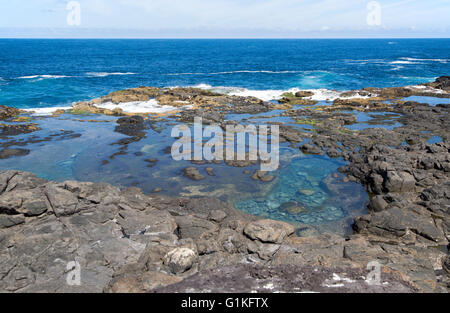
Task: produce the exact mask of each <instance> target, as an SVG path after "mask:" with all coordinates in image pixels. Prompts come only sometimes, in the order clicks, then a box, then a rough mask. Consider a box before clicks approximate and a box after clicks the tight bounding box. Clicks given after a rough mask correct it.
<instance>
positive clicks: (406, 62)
mask: <svg viewBox="0 0 450 313" xmlns="http://www.w3.org/2000/svg"><path fill="white" fill-rule="evenodd" d="M389 64H420V63H416V62H412V61H403V60H399V61H393V62H389Z"/></svg>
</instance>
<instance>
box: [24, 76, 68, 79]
mask: <svg viewBox="0 0 450 313" xmlns="http://www.w3.org/2000/svg"><path fill="white" fill-rule="evenodd" d="M69 77H72V76H66V75H30V76H21V77H17V78H18V79H36V78H39V79H56V78H69Z"/></svg>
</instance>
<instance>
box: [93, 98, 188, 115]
mask: <svg viewBox="0 0 450 313" xmlns="http://www.w3.org/2000/svg"><path fill="white" fill-rule="evenodd" d="M96 107H98V108H102V109H108V110H114V109H116V108H120V109H122V110H123V111H124V112H125V113H167V112H170V111H174V110H179V109H180V108H177V107H173V106H170V105H164V106H162V105H159V103H158V101H156V100H155V99H150V100H149V101H134V102H124V103H119V104H115V103H112V102H106V103H102V104H98V105H96ZM188 107H191V106H189V105H187V106H184V107H183V108H188Z"/></svg>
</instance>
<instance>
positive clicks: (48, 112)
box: [22, 107, 72, 115]
mask: <svg viewBox="0 0 450 313" xmlns="http://www.w3.org/2000/svg"><path fill="white" fill-rule="evenodd" d="M71 108H72V107H48V108H33V109H22V110H23V111H26V112H29V113H30V114H32V115H52V114H53V112H55V111H57V110H70V109H71Z"/></svg>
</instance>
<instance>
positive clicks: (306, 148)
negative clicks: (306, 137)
mask: <svg viewBox="0 0 450 313" xmlns="http://www.w3.org/2000/svg"><path fill="white" fill-rule="evenodd" d="M300 150H302V152H303V153H305V154H318V155H323V154H324V152H323V151H322V150H321V149H320V148H318V147H316V146H313V145H310V144H308V143H307V144H304V145H303V146H301V147H300Z"/></svg>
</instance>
